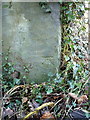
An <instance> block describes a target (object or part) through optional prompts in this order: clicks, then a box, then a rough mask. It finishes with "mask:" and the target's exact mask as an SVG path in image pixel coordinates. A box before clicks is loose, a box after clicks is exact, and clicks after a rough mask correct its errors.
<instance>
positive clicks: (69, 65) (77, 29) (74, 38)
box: [60, 2, 89, 91]
mask: <svg viewBox="0 0 90 120" xmlns="http://www.w3.org/2000/svg"><path fill="white" fill-rule="evenodd" d="M60 8H61V23H62V50H61V56H62V57H61V58H62V63H61V66H60V75H61V77H62V78H63V80H64V82H66V83H68V84H69V86H70V87H71V88H73V91H74V90H75V88H76V86H77V88H78V90H80V89H81V88H82V86H83V85H84V86H83V87H85V85H86V84H87V83H88V77H89V71H88V55H87V50H88V49H87V48H88V47H87V45H88V39H87V38H86V36H85V35H86V28H85V20H84V13H85V5H84V3H83V2H82V3H81V2H80V3H78V2H66V3H64V2H63V3H62V4H61V7H60Z"/></svg>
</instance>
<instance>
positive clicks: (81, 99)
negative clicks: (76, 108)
mask: <svg viewBox="0 0 90 120" xmlns="http://www.w3.org/2000/svg"><path fill="white" fill-rule="evenodd" d="M87 100H88V97H87V95H82V96H80V97H79V98H78V100H77V102H78V104H81V103H83V102H86V101H87Z"/></svg>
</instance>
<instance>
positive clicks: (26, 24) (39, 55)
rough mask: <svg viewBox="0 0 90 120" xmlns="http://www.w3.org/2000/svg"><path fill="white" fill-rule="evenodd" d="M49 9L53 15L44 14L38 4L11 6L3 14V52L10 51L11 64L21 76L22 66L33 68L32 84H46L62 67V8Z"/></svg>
mask: <svg viewBox="0 0 90 120" xmlns="http://www.w3.org/2000/svg"><path fill="white" fill-rule="evenodd" d="M6 4H8V3H3V5H6ZM49 7H50V8H51V11H52V12H51V13H45V12H44V11H43V10H42V9H41V8H40V6H39V3H12V7H11V8H3V10H2V15H3V17H2V31H3V52H6V51H7V49H8V48H10V52H11V54H10V56H9V57H10V60H12V61H13V62H14V63H15V64H16V69H17V70H19V71H21V72H23V70H22V65H24V64H25V65H29V64H30V65H31V67H30V73H29V76H30V77H29V78H30V79H29V80H30V81H36V82H42V81H44V80H47V79H48V74H51V73H52V74H55V73H56V72H57V69H58V67H59V64H60V42H61V39H60V38H61V36H60V32H61V31H60V21H59V13H60V11H59V4H58V3H49Z"/></svg>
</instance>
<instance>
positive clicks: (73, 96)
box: [68, 93, 78, 100]
mask: <svg viewBox="0 0 90 120" xmlns="http://www.w3.org/2000/svg"><path fill="white" fill-rule="evenodd" d="M68 95H69V96H70V97H72V98H73V99H75V100H77V99H78V97H77V95H76V94H74V93H69V94H68Z"/></svg>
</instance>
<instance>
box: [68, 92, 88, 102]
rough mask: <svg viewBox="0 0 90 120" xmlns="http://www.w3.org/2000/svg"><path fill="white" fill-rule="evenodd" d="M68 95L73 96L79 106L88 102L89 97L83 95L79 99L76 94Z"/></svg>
mask: <svg viewBox="0 0 90 120" xmlns="http://www.w3.org/2000/svg"><path fill="white" fill-rule="evenodd" d="M68 95H69V96H71V97H72V98H73V99H75V100H77V102H78V104H81V103H83V102H86V101H87V100H88V97H87V95H82V96H80V97H77V95H76V94H74V93H69V94H68Z"/></svg>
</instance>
